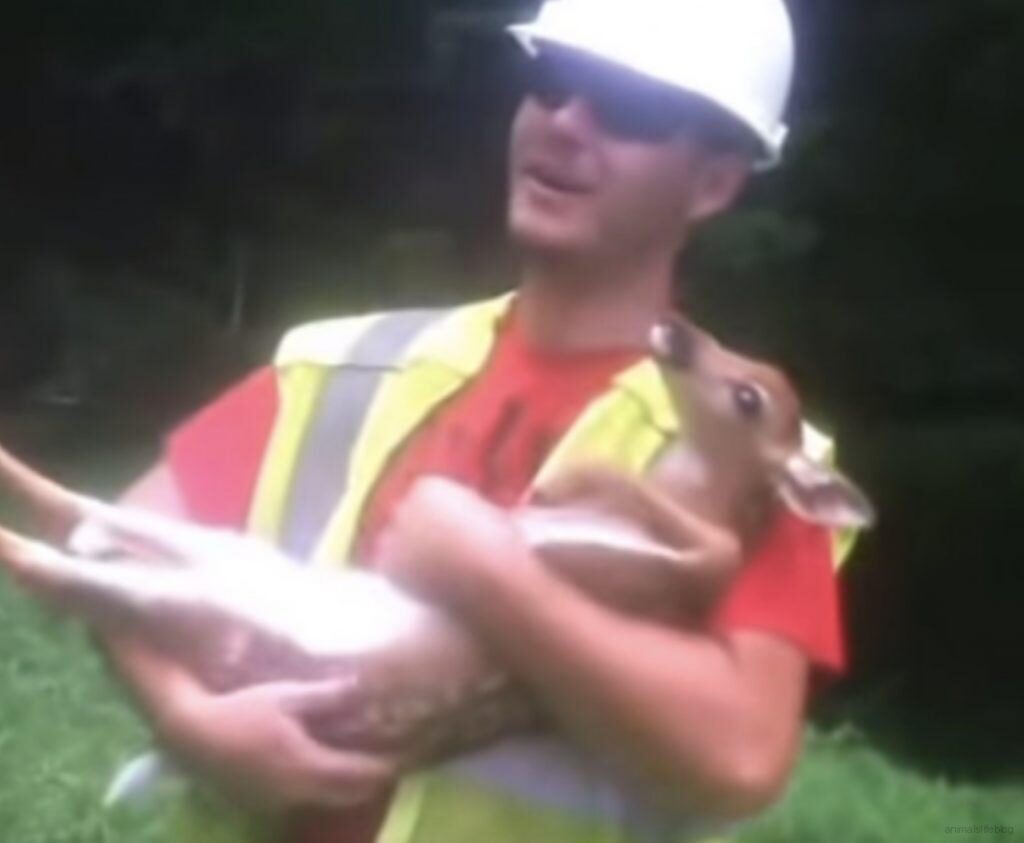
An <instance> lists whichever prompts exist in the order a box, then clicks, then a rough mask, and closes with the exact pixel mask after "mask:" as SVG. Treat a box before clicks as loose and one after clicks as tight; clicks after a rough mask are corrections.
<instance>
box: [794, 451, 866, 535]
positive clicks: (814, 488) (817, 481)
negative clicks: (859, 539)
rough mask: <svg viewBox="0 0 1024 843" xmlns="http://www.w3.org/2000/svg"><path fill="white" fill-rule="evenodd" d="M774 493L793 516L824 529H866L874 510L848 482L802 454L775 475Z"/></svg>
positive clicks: (835, 472) (859, 491) (849, 481)
mask: <svg viewBox="0 0 1024 843" xmlns="http://www.w3.org/2000/svg"><path fill="white" fill-rule="evenodd" d="M774 480H775V490H776V492H778V494H779V497H780V498H782V500H783V502H784V503H785V504H786V506H788V507H789V508H790V509H791V510H792V511H793V512H795V513H796V514H797V515H799V516H800V517H801V518H804V519H805V520H807V521H811V522H813V523H815V524H822V525H824V526H826V527H852V528H866V527H870V526H872V525H873V524H874V523H875V508H874V507H873V506H872V505H871V501H869V500H868V498H867V495H865V494H864V493H863V492H862V491H861V490H860V489H859V488H857V486H856V485H855V484H854V483H853V482H852V481H851V480H849V479H847V478H846V477H844V476H843V475H842V474H840V473H839V472H838V471H836V470H835V469H833V468H830V467H829V466H827V465H824V464H822V463H819V462H815V461H814V460H812V459H810V458H809V457H807V456H805V455H804V454H796V455H794V456H792V457H790V458H789V459H787V460H786V461H785V463H783V465H782V467H781V468H779V469H778V471H777V472H776V474H775V478H774Z"/></svg>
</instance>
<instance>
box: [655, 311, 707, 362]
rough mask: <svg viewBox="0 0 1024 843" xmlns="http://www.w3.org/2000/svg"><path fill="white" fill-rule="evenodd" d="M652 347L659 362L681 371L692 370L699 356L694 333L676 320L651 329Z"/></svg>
mask: <svg viewBox="0 0 1024 843" xmlns="http://www.w3.org/2000/svg"><path fill="white" fill-rule="evenodd" d="M650 346H651V352H652V354H653V355H654V357H655V359H656V360H658V362H660V363H663V364H664V365H666V366H668V367H670V368H672V369H677V370H680V371H683V370H687V369H690V368H692V366H693V364H694V359H695V358H696V356H697V340H696V337H695V336H694V335H693V332H692V331H690V330H688V329H687V327H686V325H684V324H682V323H680V322H678V321H677V320H674V319H671V320H670V319H666V320H663V321H661V322H658V323H657V324H656V325H654V327H652V328H651V335H650Z"/></svg>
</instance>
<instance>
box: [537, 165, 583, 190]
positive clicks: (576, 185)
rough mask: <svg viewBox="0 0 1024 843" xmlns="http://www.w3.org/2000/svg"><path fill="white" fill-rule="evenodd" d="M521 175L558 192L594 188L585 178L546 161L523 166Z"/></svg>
mask: <svg viewBox="0 0 1024 843" xmlns="http://www.w3.org/2000/svg"><path fill="white" fill-rule="evenodd" d="M523 175H525V176H526V177H527V178H528V179H530V180H531V181H533V182H536V183H537V184H539V185H540V186H541V187H543V188H546V189H547V190H552V191H556V192H558V193H572V194H584V193H591V192H593V190H594V186H593V184H592V183H591V182H590V181H588V180H587V179H584V178H581V177H579V176H578V175H577V174H575V173H570V172H567V171H566V170H565V169H564V168H562V167H557V166H554V165H551V164H547V163H535V164H528V165H527V166H525V167H524V168H523Z"/></svg>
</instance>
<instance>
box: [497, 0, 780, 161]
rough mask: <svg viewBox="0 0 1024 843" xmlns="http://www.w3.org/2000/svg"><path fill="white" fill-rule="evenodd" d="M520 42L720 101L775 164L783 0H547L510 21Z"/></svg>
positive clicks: (765, 157)
mask: <svg viewBox="0 0 1024 843" xmlns="http://www.w3.org/2000/svg"><path fill="white" fill-rule="evenodd" d="M509 32H511V33H512V34H513V35H514V36H515V37H516V38H517V39H518V40H519V42H520V43H521V44H522V45H523V47H524V48H525V49H526V50H527V51H529V52H531V53H535V52H537V50H538V42H539V43H541V44H544V43H551V44H556V45H559V46H563V47H570V48H572V49H576V50H582V51H584V52H587V53H590V54H592V55H594V56H597V57H599V58H602V59H605V60H607V61H610V62H613V63H615V64H619V65H622V66H624V67H626V68H629V69H630V70H632V71H635V72H637V73H640V74H643V75H645V76H649V77H652V78H654V79H658V80H660V81H662V82H667V83H668V84H670V85H673V86H675V87H678V88H680V89H682V90H685V91H688V92H690V93H693V94H697V95H699V96H701V97H704V98H705V99H707V100H709V101H711V102H713V103H715V104H716V105H718V106H719V107H720V108H722V109H723V110H725V111H726V112H728V113H729V114H731V115H733V116H734V117H736V118H738V119H739V120H740V122H742V123H743V124H744V125H746V126H747V127H748V128H750V129H751V130H752V131H753V132H754V134H755V135H756V136H757V137H758V138H759V139H760V140H761V142H762V144H763V145H764V155H763V157H762V160H760V161H759V162H758V163H759V164H760V165H762V166H765V167H768V166H772V165H774V164H776V163H778V161H779V159H780V157H781V154H782V147H783V144H784V143H785V140H786V135H787V133H788V129H787V128H786V125H785V124H784V123H783V121H782V113H783V110H784V109H785V107H786V100H787V99H788V97H789V88H790V83H791V81H792V77H793V52H794V50H793V29H792V25H791V23H790V19H789V14H788V13H787V11H786V7H785V5H784V4H783V2H782V0H547V2H545V3H544V5H543V6H542V7H541V10H540V13H539V14H538V15H537V18H536V20H534V21H533V22H531V23H523V24H516V25H513V26H511V27H509Z"/></svg>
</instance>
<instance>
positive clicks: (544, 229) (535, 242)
mask: <svg viewBox="0 0 1024 843" xmlns="http://www.w3.org/2000/svg"><path fill="white" fill-rule="evenodd" d="M509 238H510V240H511V241H512V244H513V245H514V246H515V247H516V248H518V249H519V251H520V252H522V253H523V254H524V255H526V256H527V257H530V256H536V257H538V258H544V259H549V260H550V259H561V260H573V259H581V258H586V257H588V256H593V255H595V254H596V253H597V251H598V244H597V242H596V240H595V238H594V237H592V236H590V235H588V234H585V233H583V232H580V231H571V230H568V229H567V228H559V227H558V226H542V225H531V224H528V223H524V222H517V221H516V220H515V219H512V220H511V221H510V222H509Z"/></svg>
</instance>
